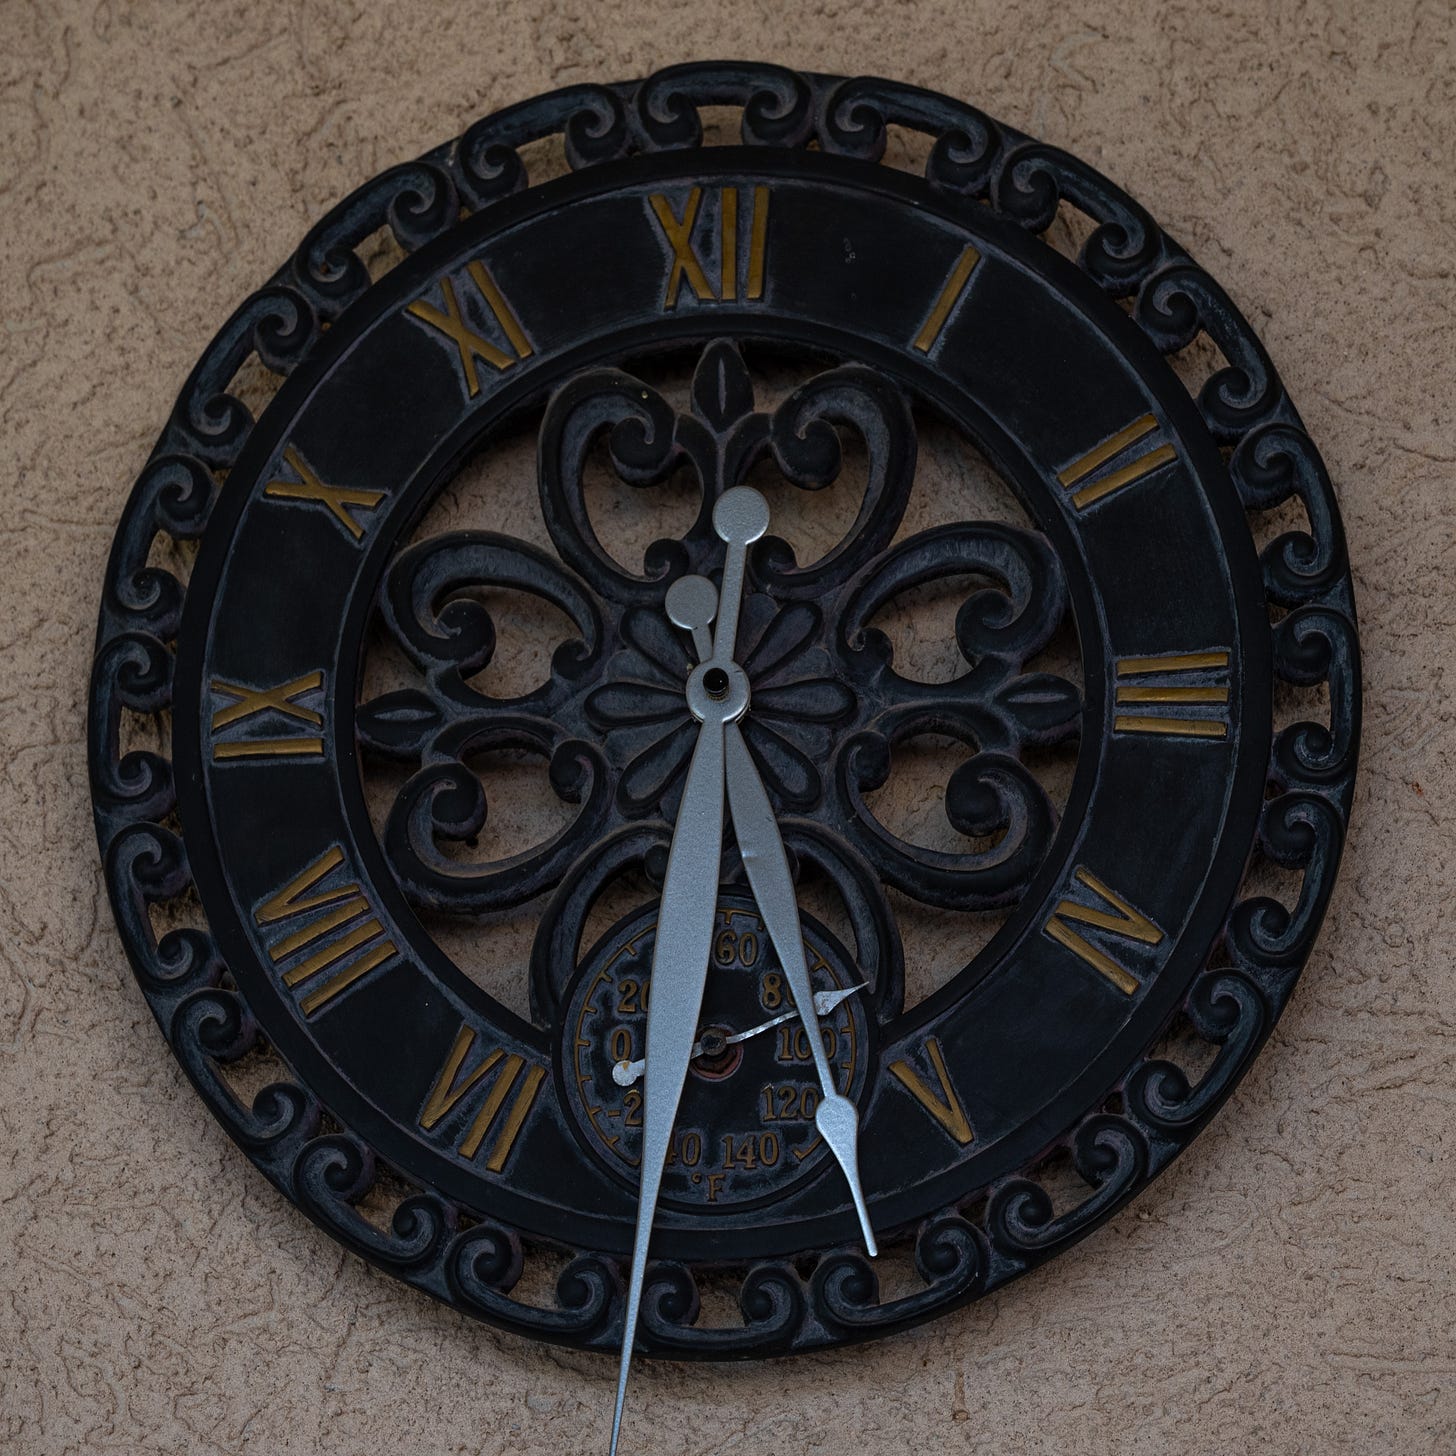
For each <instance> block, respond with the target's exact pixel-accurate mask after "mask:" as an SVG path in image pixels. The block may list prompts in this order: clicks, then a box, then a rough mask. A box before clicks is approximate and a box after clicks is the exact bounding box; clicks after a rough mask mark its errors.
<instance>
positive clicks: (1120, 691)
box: [1112, 652, 1229, 738]
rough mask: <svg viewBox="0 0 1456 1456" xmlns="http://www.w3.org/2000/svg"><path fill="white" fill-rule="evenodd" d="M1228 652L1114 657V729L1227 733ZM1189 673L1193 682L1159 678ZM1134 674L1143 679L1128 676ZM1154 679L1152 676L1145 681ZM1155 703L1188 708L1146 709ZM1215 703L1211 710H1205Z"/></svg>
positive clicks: (1176, 734)
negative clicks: (1187, 712) (1188, 711)
mask: <svg viewBox="0 0 1456 1456" xmlns="http://www.w3.org/2000/svg"><path fill="white" fill-rule="evenodd" d="M1228 665H1229V655H1228V653H1227V652H1180V653H1175V654H1174V655H1172V656H1170V657H1119V658H1118V659H1117V677H1118V683H1117V689H1116V698H1117V712H1116V714H1115V715H1114V717H1113V720H1112V728H1113V731H1114V732H1116V733H1159V734H1168V735H1172V736H1174V737H1179V738H1227V737H1228V714H1229V709H1228V700H1229V687H1228ZM1182 675H1189V676H1192V677H1194V678H1195V679H1197V681H1196V682H1193V683H1186V682H1183V683H1170V682H1165V681H1157V680H1156V679H1160V678H1170V677H1178V676H1182ZM1130 678H1137V679H1144V681H1138V682H1129V681H1124V679H1130ZM1147 679H1153V681H1147ZM1153 708H1178V709H1192V710H1193V713H1194V715H1195V716H1189V715H1185V714H1182V713H1164V712H1150V711H1149V709H1153ZM1209 708H1213V709H1214V710H1215V716H1213V717H1208V716H1204V713H1205V712H1206V710H1207V709H1209Z"/></svg>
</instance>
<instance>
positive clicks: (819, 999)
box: [612, 982, 864, 1087]
mask: <svg viewBox="0 0 1456 1456" xmlns="http://www.w3.org/2000/svg"><path fill="white" fill-rule="evenodd" d="M863 990H864V982H860V984H859V985H857V986H847V987H845V988H844V989H843V990H840V991H816V992H815V993H814V1012H815V1015H817V1016H828V1015H829V1013H830V1012H831V1011H833V1010H834V1008H835V1007H836V1006H838V1005H839V1003H840V1002H841V1001H847V1000H849V998H850V997H851V996H853V995H854V994H855V992H856V991H863ZM798 1017H799V1013H798V1011H796V1010H795V1011H785V1012H783V1013H782V1014H781V1015H779V1016H772V1017H770V1018H769V1019H768V1020H767V1021H761V1022H759V1024H758V1025H757V1026H750V1027H749V1028H748V1030H747V1031H735V1032H734V1033H733V1035H732V1036H725V1037H724V1038H723V1045H724V1046H737V1045H738V1043H739V1042H741V1041H747V1040H748V1039H749V1038H750V1037H754V1036H759V1035H761V1034H762V1033H763V1032H765V1031H772V1030H773V1029H774V1027H776V1026H782V1025H783V1024H784V1022H786V1021H797V1020H798ZM706 1050H707V1048H706V1047H705V1046H704V1045H703V1042H702V1039H701V1038H700V1039H699V1040H697V1041H696V1042H694V1043H693V1050H692V1055H693V1056H695V1057H700V1056H702V1055H703V1053H704V1052H705V1051H706ZM646 1065H647V1063H646V1062H645V1061H643V1060H642V1059H641V1058H640V1057H639V1058H638V1059H637V1060H636V1061H629V1060H627V1059H626V1058H624V1059H623V1060H622V1061H620V1062H618V1063H617V1064H616V1065H615V1066H614V1067H613V1068H612V1081H614V1082H615V1083H616V1084H617V1086H619V1087H630V1086H631V1085H632V1084H633V1083H634V1082H635V1081H637V1080H638V1078H639V1077H641V1075H642V1069H643V1068H644V1067H645V1066H646Z"/></svg>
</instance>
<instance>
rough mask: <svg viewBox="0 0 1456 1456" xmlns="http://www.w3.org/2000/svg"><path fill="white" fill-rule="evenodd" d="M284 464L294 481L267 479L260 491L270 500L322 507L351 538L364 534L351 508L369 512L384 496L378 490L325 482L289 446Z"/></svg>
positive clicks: (285, 451) (284, 453)
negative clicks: (270, 498) (294, 478)
mask: <svg viewBox="0 0 1456 1456" xmlns="http://www.w3.org/2000/svg"><path fill="white" fill-rule="evenodd" d="M283 460H284V463H285V464H286V465H287V466H288V468H289V469H290V470H292V471H293V473H294V474H295V475H296V476H297V477H298V479H297V480H285V479H282V478H280V479H278V480H270V481H269V482H268V484H267V485H265V486H264V487H263V494H264V495H266V496H271V497H272V498H273V499H274V500H290V501H307V502H309V503H311V504H313V505H320V506H323V507H324V509H325V510H327V511H328V512H329V514H330V515H331V516H333V518H334V519H335V520H336V521H337V522H338V523H339V524H340V525H341V526H342V527H343V528H344V529H345V530H346V531H347V532H348V533H349V534H350V535H351V536H352V537H353V538H354V540H356V541H357V540H358V539H359V538H360V537H361V536H362V535H363V534H364V527H363V526H362V525H361V524H360V522H359V520H358V519H357V518H356V517H355V515H354V510H353V509H351V507H352V508H356V509H358V510H363V511H372V510H373V509H374V508H375V507H376V506H377V505H378V504H379V502H380V501H382V500H383V499H384V492H383V491H382V490H356V489H355V488H354V487H353V486H348V485H325V484H324V483H323V481H321V480H320V479H319V478H318V476H317V475H316V474H315V473H314V470H313V468H312V467H311V466H310V465H309V463H308V461H306V460H305V459H304V458H303V456H302V455H300V454H299V453H298V451H297V450H296V449H294V447H293V446H292V445H289V446H288V447H287V448H286V449H285V450H284V452H283Z"/></svg>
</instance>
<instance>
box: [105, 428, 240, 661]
mask: <svg viewBox="0 0 1456 1456" xmlns="http://www.w3.org/2000/svg"><path fill="white" fill-rule="evenodd" d="M216 494H217V487H216V483H215V482H214V480H213V478H212V473H211V472H210V471H209V470H208V469H207V467H206V466H205V465H204V464H203V463H202V462H201V461H200V460H194V459H191V458H190V457H188V456H186V455H159V456H156V457H155V458H154V459H153V460H151V461H150V462H149V463H148V465H147V468H146V469H145V470H144V471H143V472H142V474H141V478H140V479H139V480H138V481H137V483H136V488H135V489H134V490H133V491H132V494H131V499H130V500H129V501H127V503H126V511H125V513H124V514H123V516H122V520H121V524H120V526H119V527H118V528H117V545H118V549H117V550H116V551H115V552H113V553H112V558H111V560H110V562H109V563H108V564H107V569H106V599H107V602H108V603H109V604H110V606H111V608H112V610H113V611H115V612H116V614H117V616H118V618H119V619H120V620H121V621H124V622H125V623H126V625H127V626H128V627H129V628H130V629H131V630H133V631H137V632H147V633H150V634H151V635H152V636H154V637H158V638H161V639H162V640H164V641H165V640H168V639H170V638H172V637H175V636H176V635H177V628H178V626H179V625H180V623H181V620H182V596H183V593H182V583H181V582H179V581H178V580H177V578H176V577H175V576H173V575H172V573H171V572H170V571H163V570H162V569H161V568H160V567H155V566H148V565H147V553H148V551H149V550H150V547H151V543H152V538H153V537H154V536H155V535H156V533H157V532H158V531H165V532H166V533H167V535H169V536H170V537H171V538H172V539H173V540H174V541H195V540H196V539H197V538H198V537H199V536H201V535H202V532H203V530H204V529H205V527H206V526H207V519H208V516H209V515H210V514H211V513H212V502H213V500H214V498H215V497H216Z"/></svg>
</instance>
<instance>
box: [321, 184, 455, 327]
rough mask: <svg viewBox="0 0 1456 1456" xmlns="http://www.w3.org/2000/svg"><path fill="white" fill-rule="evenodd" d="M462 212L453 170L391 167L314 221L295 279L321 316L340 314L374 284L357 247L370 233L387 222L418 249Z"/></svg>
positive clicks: (401, 238) (407, 246) (403, 243)
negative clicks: (452, 175)
mask: <svg viewBox="0 0 1456 1456" xmlns="http://www.w3.org/2000/svg"><path fill="white" fill-rule="evenodd" d="M459 216H460V205H459V201H458V199H457V197H456V192H455V183H454V180H453V179H452V178H451V176H450V174H449V173H448V172H446V171H444V170H443V169H442V168H440V167H436V166H432V165H431V164H430V163H428V162H406V163H404V164H402V165H401V166H398V167H391V168H390V169H389V170H388V171H386V172H381V173H380V174H379V175H378V176H377V177H375V178H374V180H373V181H372V182H368V183H366V184H365V185H364V186H363V187H361V188H360V189H359V190H358V191H357V192H355V193H353V194H352V195H351V196H349V197H347V198H345V199H344V201H343V202H341V203H340V204H339V205H338V206H337V207H335V208H333V209H332V210H331V211H330V212H328V213H326V214H325V215H324V217H323V218H321V219H320V220H319V221H318V222H317V223H316V224H315V225H314V227H313V229H312V230H311V231H310V232H309V234H308V236H307V237H305V238H304V240H303V243H302V244H301V245H300V247H299V249H298V252H297V253H296V254H295V255H294V259H293V273H294V278H295V279H296V281H297V285H298V287H299V289H300V290H301V291H302V292H303V293H305V294H306V295H307V296H308V297H309V299H310V300H312V302H313V304H314V306H315V307H316V308H317V309H318V312H319V316H320V317H321V318H325V319H334V318H337V317H338V316H339V314H341V313H342V312H343V311H344V309H345V308H347V307H348V305H349V304H351V303H352V302H353V301H354V300H355V299H356V298H358V297H359V296H360V295H361V294H363V293H364V291H365V290H366V289H367V288H368V287H369V270H368V268H367V267H365V265H364V260H363V259H362V258H361V257H360V256H359V255H358V253H357V252H355V249H356V248H357V247H358V245H359V244H360V243H361V242H363V240H364V239H365V238H367V237H368V236H369V235H370V234H371V233H374V232H378V230H379V229H380V228H381V227H383V226H385V225H386V224H388V226H389V230H390V232H391V233H393V234H394V240H395V241H396V242H397V243H398V244H399V245H400V247H402V248H403V249H405V251H406V252H413V251H414V250H415V249H416V248H419V247H422V246H423V245H424V244H425V243H428V242H430V241H431V240H432V239H433V238H437V237H439V236H440V234H441V233H442V232H444V231H445V229H446V228H447V227H450V226H452V225H453V224H454V223H455V222H456V221H457V219H458V218H459Z"/></svg>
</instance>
